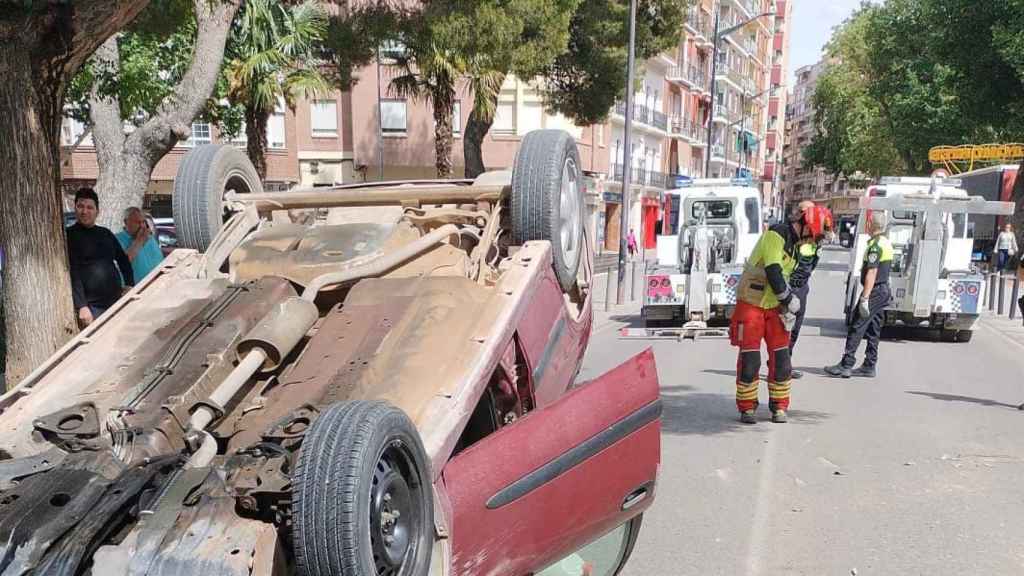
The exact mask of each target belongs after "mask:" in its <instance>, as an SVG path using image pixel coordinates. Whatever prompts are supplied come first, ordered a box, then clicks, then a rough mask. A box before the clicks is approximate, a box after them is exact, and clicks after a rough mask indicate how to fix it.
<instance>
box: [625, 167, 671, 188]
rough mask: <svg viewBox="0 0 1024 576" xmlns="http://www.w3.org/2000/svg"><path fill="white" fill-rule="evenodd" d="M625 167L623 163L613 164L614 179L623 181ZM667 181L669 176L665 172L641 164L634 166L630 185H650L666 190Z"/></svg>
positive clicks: (631, 170) (630, 176)
mask: <svg viewBox="0 0 1024 576" xmlns="http://www.w3.org/2000/svg"><path fill="white" fill-rule="evenodd" d="M624 168H625V167H624V166H623V165H622V164H614V165H613V166H612V181H614V182H622V178H623V175H624ZM667 182H668V176H667V175H666V174H665V173H664V172H655V171H653V170H647V169H646V168H643V167H640V166H633V167H632V168H631V169H630V172H629V185H630V186H648V187H651V188H658V189H660V190H664V189H665V186H666V184H667Z"/></svg>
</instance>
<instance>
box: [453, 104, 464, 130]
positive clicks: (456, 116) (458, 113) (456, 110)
mask: <svg viewBox="0 0 1024 576" xmlns="http://www.w3.org/2000/svg"><path fill="white" fill-rule="evenodd" d="M452 135H453V136H455V137H456V138H458V137H459V136H462V100H456V101H455V103H454V104H452Z"/></svg>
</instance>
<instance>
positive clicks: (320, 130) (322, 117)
mask: <svg viewBox="0 0 1024 576" xmlns="http://www.w3.org/2000/svg"><path fill="white" fill-rule="evenodd" d="M309 124H310V127H311V128H312V133H313V137H314V138H337V137H338V103H337V102H336V101H334V100H314V101H313V102H312V104H310V106H309Z"/></svg>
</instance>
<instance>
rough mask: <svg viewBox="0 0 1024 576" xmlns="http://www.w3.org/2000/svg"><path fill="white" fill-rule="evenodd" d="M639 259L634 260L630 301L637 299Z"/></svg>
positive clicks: (631, 272)
mask: <svg viewBox="0 0 1024 576" xmlns="http://www.w3.org/2000/svg"><path fill="white" fill-rule="evenodd" d="M637 263H639V262H637V260H633V270H632V271H630V275H631V276H630V301H631V302H635V301H636V299H637Z"/></svg>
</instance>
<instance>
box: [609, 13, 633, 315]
mask: <svg viewBox="0 0 1024 576" xmlns="http://www.w3.org/2000/svg"><path fill="white" fill-rule="evenodd" d="M636 2H637V0H629V56H628V58H627V59H626V125H625V127H624V128H623V133H622V139H623V140H625V146H623V149H622V214H620V215H619V216H620V218H619V282H618V289H617V290H616V294H615V303H616V304H619V305H621V304H622V303H623V301H624V300H625V298H626V256H627V255H628V254H629V248H628V247H627V246H626V235H627V234H628V233H629V197H630V195H631V194H632V191H631V185H630V182H631V180H632V178H631V176H632V175H633V174H632V173H633V140H632V138H633V67H634V66H635V65H636V62H635V61H634V60H635V58H636V46H635V44H636ZM608 297H609V295H607V294H606V295H605V298H608Z"/></svg>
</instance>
